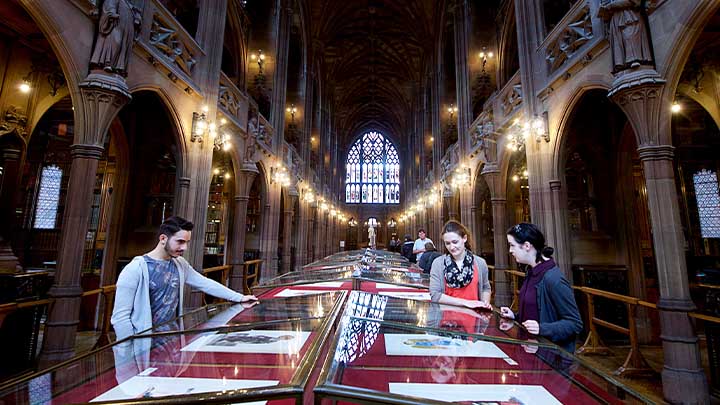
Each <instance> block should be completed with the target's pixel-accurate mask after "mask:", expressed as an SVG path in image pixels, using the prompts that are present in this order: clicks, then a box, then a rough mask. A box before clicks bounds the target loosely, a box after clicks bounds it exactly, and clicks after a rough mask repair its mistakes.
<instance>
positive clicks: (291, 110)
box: [285, 104, 297, 123]
mask: <svg viewBox="0 0 720 405" xmlns="http://www.w3.org/2000/svg"><path fill="white" fill-rule="evenodd" d="M285 111H287V112H289V113H290V122H292V123H294V122H295V114H296V113H297V108H296V107H295V104H290V107H288V108H286V109H285Z"/></svg>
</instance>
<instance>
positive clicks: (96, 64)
mask: <svg viewBox="0 0 720 405" xmlns="http://www.w3.org/2000/svg"><path fill="white" fill-rule="evenodd" d="M140 21H141V16H140V10H138V9H137V8H136V7H135V6H134V5H133V3H132V2H131V0H105V1H104V2H103V5H102V10H101V13H100V22H99V23H98V34H97V38H96V41H95V49H94V50H93V54H92V57H91V58H90V68H91V69H102V70H104V71H106V72H108V73H117V74H119V75H122V76H127V67H128V61H129V60H130V54H131V53H132V47H133V43H134V42H135V36H136V33H137V31H138V30H139V29H140Z"/></svg>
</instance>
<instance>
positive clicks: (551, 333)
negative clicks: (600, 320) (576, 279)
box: [535, 266, 583, 353]
mask: <svg viewBox="0 0 720 405" xmlns="http://www.w3.org/2000/svg"><path fill="white" fill-rule="evenodd" d="M535 289H536V291H537V305H538V312H539V314H540V319H538V324H539V325H540V336H543V337H546V338H548V339H550V340H551V341H553V342H554V343H555V344H557V345H558V346H560V347H562V348H563V349H565V350H567V351H568V352H570V353H574V352H575V338H576V337H577V335H578V334H579V333H580V332H582V328H583V322H582V318H581V317H580V311H579V310H578V307H577V304H576V303H575V295H574V294H573V290H572V286H570V283H569V282H568V281H567V279H566V278H565V277H563V273H562V271H561V270H560V268H559V267H557V266H555V267H553V268H552V269H550V270H548V271H547V272H546V273H545V275H543V278H542V280H540V282H539V283H538V284H537V286H536V287H535Z"/></svg>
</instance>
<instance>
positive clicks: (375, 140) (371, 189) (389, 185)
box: [345, 131, 400, 204]
mask: <svg viewBox="0 0 720 405" xmlns="http://www.w3.org/2000/svg"><path fill="white" fill-rule="evenodd" d="M345 202H346V203H355V204H358V203H359V204H397V203H399V202H400V159H399V157H398V153H397V149H395V146H393V144H392V143H391V142H390V141H388V140H387V139H385V137H384V136H383V135H382V134H380V133H379V132H375V131H372V132H368V133H366V134H365V135H363V136H362V137H361V138H360V139H358V140H357V141H356V142H355V144H354V145H353V146H352V147H351V148H350V151H349V152H348V157H347V161H346V163H345Z"/></svg>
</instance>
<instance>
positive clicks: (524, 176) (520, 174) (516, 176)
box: [512, 169, 530, 183]
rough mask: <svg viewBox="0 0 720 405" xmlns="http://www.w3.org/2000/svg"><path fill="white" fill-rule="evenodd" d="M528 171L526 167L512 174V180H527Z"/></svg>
mask: <svg viewBox="0 0 720 405" xmlns="http://www.w3.org/2000/svg"><path fill="white" fill-rule="evenodd" d="M529 175H530V173H528V171H527V169H522V170H520V171H519V172H518V173H515V174H513V176H512V181H514V182H516V183H517V182H518V181H520V180H527V179H528V176H529Z"/></svg>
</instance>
